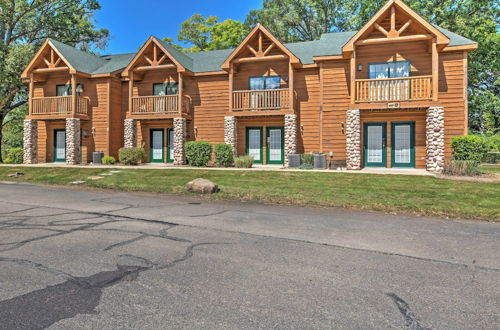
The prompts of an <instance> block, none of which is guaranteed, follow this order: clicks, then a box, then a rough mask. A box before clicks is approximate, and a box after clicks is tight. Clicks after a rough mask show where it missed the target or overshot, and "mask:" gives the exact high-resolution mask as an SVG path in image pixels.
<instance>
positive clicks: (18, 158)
mask: <svg viewBox="0 0 500 330" xmlns="http://www.w3.org/2000/svg"><path fill="white" fill-rule="evenodd" d="M23 154H24V151H23V148H11V149H9V150H8V151H7V157H6V158H5V163H7V164H22V163H23Z"/></svg>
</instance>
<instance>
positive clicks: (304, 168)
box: [299, 163, 314, 170]
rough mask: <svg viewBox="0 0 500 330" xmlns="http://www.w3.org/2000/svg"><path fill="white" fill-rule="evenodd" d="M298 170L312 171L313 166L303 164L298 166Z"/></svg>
mask: <svg viewBox="0 0 500 330" xmlns="http://www.w3.org/2000/svg"><path fill="white" fill-rule="evenodd" d="M299 168H300V169H301V170H312V169H313V168H314V166H313V165H311V164H308V163H304V164H300V166H299Z"/></svg>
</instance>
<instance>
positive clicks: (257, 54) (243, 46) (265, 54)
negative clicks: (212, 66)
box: [221, 24, 301, 71]
mask: <svg viewBox="0 0 500 330" xmlns="http://www.w3.org/2000/svg"><path fill="white" fill-rule="evenodd" d="M255 36H258V38H259V46H258V47H257V49H255V48H254V47H252V46H251V45H250V44H249V42H250V40H252V39H253V38H254V37H255ZM264 36H265V37H267V38H268V39H269V40H270V41H271V44H270V45H269V46H267V47H266V48H265V49H264V47H263V46H262V38H263V37H264ZM276 48H278V49H280V50H281V51H282V52H283V53H284V55H269V53H270V52H271V51H272V50H273V49H276ZM243 50H249V51H250V53H251V54H252V55H253V56H254V57H248V58H241V59H236V57H237V56H238V55H239V54H240V53H241V52H242V51H243ZM286 58H288V59H289V60H290V63H291V64H292V65H294V66H296V67H298V66H301V62H300V59H299V58H298V57H297V56H295V55H294V54H293V53H292V52H291V51H290V50H289V49H288V48H286V47H285V45H283V44H282V43H281V42H280V41H279V40H278V39H276V38H275V37H274V36H273V35H272V33H271V32H270V31H269V30H267V29H266V28H265V27H264V26H262V25H261V24H257V25H256V26H255V27H254V28H253V30H252V31H251V32H250V33H249V34H248V35H247V36H246V38H245V39H243V41H242V42H241V43H240V45H239V46H238V47H237V48H236V49H235V50H234V51H233V52H232V53H231V54H230V55H229V57H228V58H227V59H226V60H225V61H224V63H223V64H222V65H221V67H222V69H224V70H226V71H227V70H229V69H230V67H231V63H232V62H234V61H236V60H239V61H246V60H245V59H248V60H249V61H250V60H260V59H262V60H272V59H286Z"/></svg>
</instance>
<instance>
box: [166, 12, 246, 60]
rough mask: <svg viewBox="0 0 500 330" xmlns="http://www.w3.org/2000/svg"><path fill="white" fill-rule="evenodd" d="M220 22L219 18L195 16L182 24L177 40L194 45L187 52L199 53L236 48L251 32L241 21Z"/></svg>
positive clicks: (228, 20)
mask: <svg viewBox="0 0 500 330" xmlns="http://www.w3.org/2000/svg"><path fill="white" fill-rule="evenodd" d="M218 21H219V18H218V17H217V16H209V17H207V18H205V17H204V16H203V15H201V14H194V15H193V16H191V17H190V18H189V19H187V20H186V21H184V22H182V24H181V29H180V31H179V34H178V36H177V39H178V40H179V41H184V42H187V43H190V44H192V45H193V46H192V47H190V48H187V49H185V51H188V52H199V51H205V50H215V49H226V48H231V47H236V46H238V45H239V43H240V42H241V40H243V38H244V37H245V36H246V34H247V33H248V31H249V30H248V28H247V27H246V26H244V25H243V24H242V23H241V22H240V21H236V20H232V19H227V20H225V21H222V22H218ZM170 42H171V43H172V44H173V42H172V41H171V39H170Z"/></svg>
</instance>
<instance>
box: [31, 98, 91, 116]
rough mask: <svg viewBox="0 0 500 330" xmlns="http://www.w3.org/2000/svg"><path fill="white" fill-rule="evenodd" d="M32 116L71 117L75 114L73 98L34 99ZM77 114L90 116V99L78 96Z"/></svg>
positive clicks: (32, 100)
mask: <svg viewBox="0 0 500 330" xmlns="http://www.w3.org/2000/svg"><path fill="white" fill-rule="evenodd" d="M31 102H32V110H31V114H32V115H70V114H72V113H73V111H72V110H73V109H72V108H73V106H72V97H71V96H53V97H37V98H32V99H31ZM75 112H76V113H77V114H81V115H88V114H89V113H90V98H88V97H83V96H77V97H76V111H75Z"/></svg>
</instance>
